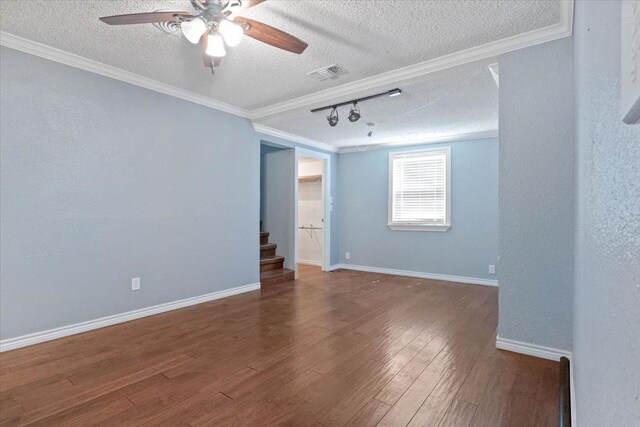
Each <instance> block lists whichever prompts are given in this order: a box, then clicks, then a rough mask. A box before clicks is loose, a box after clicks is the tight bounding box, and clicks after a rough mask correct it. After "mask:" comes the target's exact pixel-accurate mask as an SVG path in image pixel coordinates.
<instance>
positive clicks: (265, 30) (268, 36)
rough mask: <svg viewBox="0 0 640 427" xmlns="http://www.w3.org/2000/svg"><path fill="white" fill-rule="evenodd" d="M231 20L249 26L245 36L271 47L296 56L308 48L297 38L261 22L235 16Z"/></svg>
mask: <svg viewBox="0 0 640 427" xmlns="http://www.w3.org/2000/svg"><path fill="white" fill-rule="evenodd" d="M233 20H234V21H235V22H238V23H241V24H249V29H248V30H246V31H245V34H246V35H247V36H249V37H251V38H254V39H256V40H259V41H261V42H263V43H266V44H270V45H271V46H275V47H278V48H280V49H284V50H288V51H289V52H293V53H297V54H300V53H302V52H304V50H305V49H306V48H307V46H308V44H306V43H305V42H303V41H302V40H300V39H299V38H297V37H294V36H292V35H291V34H287V33H285V32H284V31H281V30H278V29H277V28H274V27H272V26H271V25H267V24H263V23H262V22H259V21H254V20H253V19H249V18H245V17H243V16H237V17H235V18H234V19H233Z"/></svg>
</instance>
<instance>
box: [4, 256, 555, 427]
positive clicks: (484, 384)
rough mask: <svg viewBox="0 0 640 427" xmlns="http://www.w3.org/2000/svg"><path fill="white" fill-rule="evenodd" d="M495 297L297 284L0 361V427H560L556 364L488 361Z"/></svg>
mask: <svg viewBox="0 0 640 427" xmlns="http://www.w3.org/2000/svg"><path fill="white" fill-rule="evenodd" d="M497 318H498V309H497V289H496V288H492V287H485V286H478V285H462V284H456V283H448V282H438V281H432V280H425V279H415V278H408V277H400V276H389V275H381V274H373V273H361V272H352V271H344V270H341V271H337V272H332V273H322V272H320V270H319V269H317V268H315V267H306V266H301V270H300V280H299V281H298V283H297V285H296V286H294V285H293V282H289V283H283V284H280V285H277V286H274V287H273V288H270V289H267V290H262V291H255V292H251V293H246V294H242V295H238V296H234V297H230V298H226V299H223V300H217V301H212V302H209V303H205V304H201V305H197V306H193V307H189V308H185V309H182V310H177V311H173V312H169V313H164V314H160V315H157V316H153V317H148V318H144V319H140V320H136V321H132V322H128V323H125V324H121V325H116V326H111V327H108V328H104V329H99V330H96V331H92V332H87V333H84V334H81V335H75V336H71V337H67V338H63V339H60V340H56V341H51V342H48V343H43V344H39V345H36V346H32V347H27V348H23V349H19V350H14V351H10V352H5V353H2V354H0V424H2V425H22V424H35V425H48V426H51V425H82V426H85V425H118V426H120V425H168V426H169V425H171V426H173V425H185V426H188V425H191V426H200V425H259V426H266V425H285V426H339V425H349V426H373V425H379V426H405V425H410V426H469V425H472V426H516V425H517V426H555V425H557V424H558V375H559V373H558V369H559V367H558V364H557V363H555V362H549V361H545V360H540V359H534V358H530V357H525V356H521V355H517V354H514V353H508V352H502V351H499V350H496V349H495V347H494V343H495V333H496V332H495V330H496V324H497Z"/></svg>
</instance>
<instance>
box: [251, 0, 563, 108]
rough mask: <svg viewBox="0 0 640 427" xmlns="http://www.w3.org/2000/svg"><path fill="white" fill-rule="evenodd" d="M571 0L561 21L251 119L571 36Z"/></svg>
mask: <svg viewBox="0 0 640 427" xmlns="http://www.w3.org/2000/svg"><path fill="white" fill-rule="evenodd" d="M573 6H574V0H562V1H561V2H560V23H558V24H554V25H550V26H548V27H543V28H539V29H536V30H533V31H529V32H526V33H522V34H518V35H515V36H512V37H508V38H506V39H502V40H497V41H495V42H491V43H487V44H484V45H481V46H476V47H472V48H470V49H466V50H461V51H459V52H455V53H452V54H450V55H445V56H441V57H439V58H435V59H431V60H429V61H424V62H420V63H418V64H414V65H410V66H408V67H404V68H399V69H397V70H393V71H389V72H386V73H382V74H378V75H376V76H372V77H367V78H365V79H361V80H357V81H355V82H351V83H347V84H343V85H340V86H336V87H333V88H330V89H325V90H322V91H319V92H316V93H313V94H310V95H305V96H301V97H299V98H294V99H291V100H288V101H284V102H280V103H278V104H273V105H270V106H267V107H264V108H258V109H255V110H251V113H250V114H251V116H250V118H251V119H252V120H255V119H259V118H263V117H267V116H271V115H274V114H279V113H283V112H285V111H289V110H294V109H298V108H305V107H310V106H312V105H316V104H321V103H326V102H329V103H330V102H334V101H336V99H338V98H343V97H349V96H351V95H354V94H356V93H358V92H362V91H366V90H372V89H374V88H376V89H377V88H379V87H381V86H387V85H395V84H397V83H399V82H402V81H405V80H409V79H412V78H416V77H420V76H423V75H425V74H429V73H433V72H436V71H441V70H444V69H447V68H451V67H456V66H459V65H463V64H467V63H470V62H474V61H478V60H482V59H487V58H493V57H496V56H499V55H502V54H504V53H507V52H512V51H514V50H518V49H523V48H526V47H530V46H534V45H537V44H542V43H546V42H549V41H552V40H556V39H560V38H563V37H568V36H571V34H572V32H573Z"/></svg>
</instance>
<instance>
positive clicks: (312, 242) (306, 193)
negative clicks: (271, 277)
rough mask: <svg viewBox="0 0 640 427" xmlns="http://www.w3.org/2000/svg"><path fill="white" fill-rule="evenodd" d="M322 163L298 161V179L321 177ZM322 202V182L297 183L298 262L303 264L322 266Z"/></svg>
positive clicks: (320, 161) (317, 161)
mask: <svg viewBox="0 0 640 427" xmlns="http://www.w3.org/2000/svg"><path fill="white" fill-rule="evenodd" d="M322 163H323V161H322V160H313V161H309V160H308V159H307V160H305V161H299V162H298V178H303V177H310V176H314V177H315V176H321V175H322ZM322 201H323V200H322V181H313V182H310V181H299V182H298V262H300V263H303V264H305V263H306V264H313V265H321V264H322V253H323V250H324V205H323V203H322ZM301 227H304V228H301Z"/></svg>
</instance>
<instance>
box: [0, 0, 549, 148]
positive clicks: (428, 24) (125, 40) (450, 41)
mask: <svg viewBox="0 0 640 427" xmlns="http://www.w3.org/2000/svg"><path fill="white" fill-rule="evenodd" d="M158 9H172V10H186V11H191V10H192V9H191V7H190V5H189V2H188V1H186V0H185V1H178V0H165V1H159V0H157V1H152V0H145V1H139V0H136V1H105V0H100V1H92V0H83V1H75V0H46V1H35V0H0V29H1V30H2V31H5V32H8V33H11V34H15V35H17V36H21V37H24V38H27V39H31V40H34V41H37V42H40V43H43V44H46V45H49V46H53V47H55V48H58V49H62V50H65V51H68V52H71V53H75V54H77V55H80V56H83V57H86V58H89V59H93V60H96V61H99V62H102V63H105V64H108V65H112V66H115V67H118V68H121V69H124V70H127V71H130V72H133V73H136V74H139V75H142V76H145V77H149V78H151V79H154V80H158V81H161V82H164V83H168V84H171V85H173V86H176V87H179V88H183V89H187V90H190V91H192V92H196V93H199V94H202V95H205V96H209V97H211V98H213V99H216V100H219V101H223V102H226V103H228V104H232V105H235V106H238V107H242V108H246V109H255V108H261V107H265V106H268V105H272V104H274V103H278V102H282V101H286V100H289V99H292V98H296V97H299V96H303V95H308V94H312V93H315V92H317V91H319V90H323V89H327V88H330V87H333V86H337V85H341V84H344V83H348V82H351V81H355V80H359V79H362V78H366V77H370V76H374V75H377V74H379V73H382V72H386V71H390V70H394V69H397V68H400V67H404V66H408V65H411V64H415V63H419V62H423V61H426V60H429V59H433V58H437V57H440V56H442V55H446V54H450V53H454V52H457V51H460V50H463V49H467V48H470V47H474V46H478V45H481V44H485V43H488V42H492V41H496V40H499V39H503V38H506V37H510V36H513V35H517V34H520V33H524V32H527V31H530V30H534V29H538V28H541V27H545V26H549V25H553V24H556V23H558V22H559V21H560V7H559V4H558V2H556V1H533V0H526V1H515V0H509V1H455V2H454V1H408V0H402V1H374V0H366V1H348V2H343V1H279V0H270V1H268V2H266V3H263V4H261V5H259V6H256V7H254V8H252V9H250V10H248V11H247V12H246V13H244V15H245V16H247V17H250V18H253V19H257V20H260V21H264V22H265V23H268V24H270V25H273V26H276V27H279V28H282V29H283V30H285V31H287V32H290V33H292V34H294V35H296V36H297V37H299V38H301V39H303V40H305V41H307V42H308V43H309V48H308V49H307V50H306V51H305V52H304V53H303V54H302V55H295V54H292V53H289V52H285V51H281V50H278V49H276V48H273V47H271V46H268V45H265V44H262V43H260V42H257V41H255V40H252V39H250V38H246V39H245V40H244V41H243V42H242V44H241V45H240V46H238V47H236V48H233V49H230V52H229V54H228V55H227V57H226V58H225V60H224V62H223V65H222V67H221V68H220V69H219V70H218V71H217V73H216V75H215V77H214V76H211V74H210V73H209V72H208V70H207V69H206V68H204V66H203V65H202V61H201V56H200V51H199V48H198V47H197V46H194V45H191V44H190V43H189V42H187V41H186V40H185V39H184V38H183V37H181V36H175V35H167V34H164V33H162V32H160V31H158V30H157V29H156V28H154V27H153V26H152V25H132V26H126V27H125V26H123V27H112V26H108V25H105V24H103V23H101V22H99V21H98V17H100V16H106V15H115V14H123V13H134V12H145V11H154V10H158ZM334 63H337V64H340V65H342V66H343V67H345V68H346V69H348V70H349V71H350V73H349V74H348V75H345V76H342V77H341V78H339V79H336V80H329V81H325V82H317V81H315V80H313V79H311V78H310V77H309V76H307V75H306V73H307V72H309V71H313V70H315V69H317V68H320V67H323V66H327V65H331V64H334ZM458 81H459V80H458ZM467 83H468V82H467ZM427 86H428V88H429V90H438V87H434V86H433V85H427ZM406 89H407V96H406V97H402V99H401V100H398V101H393V102H399V103H408V104H411V105H413V106H414V107H415V108H418V107H420V106H422V105H423V104H424V105H425V106H424V107H420V108H421V109H422V110H424V109H427V110H429V108H430V107H428V105H429V103H433V102H434V99H439V100H440V101H437V102H436V104H435V105H437V106H434V107H431V110H429V111H431V112H432V113H433V114H435V115H436V116H437V115H438V114H441V115H444V112H446V111H447V108H449V109H450V110H451V111H452V110H456V108H457V107H455V108H454V107H452V106H448V104H449V101H447V100H446V99H444V98H446V96H445V95H447V93H445V92H443V91H442V90H440V91H439V92H426V90H425V89H419V88H418V87H416V91H415V93H414V94H413V95H412V94H411V92H410V91H409V86H407V87H406ZM450 89H452V90H454V89H456V87H455V85H454V87H450ZM485 89H486V88H485ZM482 90H483V89H482V88H475V87H474V92H473V93H472V94H467V97H468V100H469V102H472V101H474V102H475V101H480V102H481V103H486V100H484V99H476V98H482V96H480V94H481V93H482ZM412 96H413V98H412ZM421 96H423V97H424V98H420V97H421ZM464 96H465V94H464V93H457V94H456V95H455V96H453V98H455V99H457V100H458V101H456V102H455V105H457V106H459V105H461V102H462V100H463V98H464ZM412 99H413V101H411V100H412ZM407 100H409V101H407ZM367 108H369V106H367ZM371 108H373V105H372V106H371ZM407 108H408V107H407ZM458 110H459V108H458V109H457V110H456V111H458ZM380 111H381V112H382V111H383V110H380ZM408 111H409V110H407V111H405V113H407V114H408V117H411V118H413V119H412V120H414V121H411V120H409V119H408V118H407V116H402V117H396V118H393V119H392V118H388V119H387V123H390V122H391V121H392V120H396V121H400V120H406V121H407V123H414V122H415V120H416V119H417V118H418V117H419V115H418V114H416V113H408ZM482 111H484V110H482ZM433 114H432V115H430V116H427V115H424V116H422V117H423V118H424V119H425V120H427V122H426V123H430V122H429V121H428V120H430V117H434V116H433ZM472 116H474V114H473V113H471V112H467V113H464V114H463V115H462V116H456V117H455V119H454V120H451V121H450V122H449V123H448V124H446V125H445V124H443V123H442V122H441V121H440V120H439V121H438V122H437V123H433V127H430V129H440V128H444V127H447V126H448V127H449V128H451V127H456V128H458V127H459V126H461V125H462V124H463V123H462V122H463V121H465V120H467V119H469V118H470V117H472ZM489 119H490V118H489V117H488V116H487V114H486V112H485V113H483V114H480V117H479V119H478V120H475V121H474V123H475V122H482V123H484V122H485V121H487V120H489ZM282 120H283V122H284V121H285V120H284V119H282ZM379 121H380V122H381V123H382V122H384V121H383V120H382V119H379ZM465 123H466V122H465ZM412 126H413V125H412ZM318 129H320V128H318ZM321 130H322V131H323V133H322V134H320V135H316V136H315V138H314V139H320V140H329V139H331V137H330V135H328V134H327V133H326V129H324V128H321ZM423 130H424V129H423ZM299 133H301V134H303V133H304V134H305V135H306V134H308V133H309V132H308V130H307V131H305V132H302V131H300V132H299ZM380 133H382V126H381V129H380ZM352 138H356V136H355V135H353V136H352V135H345V139H344V141H351V139H352Z"/></svg>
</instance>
